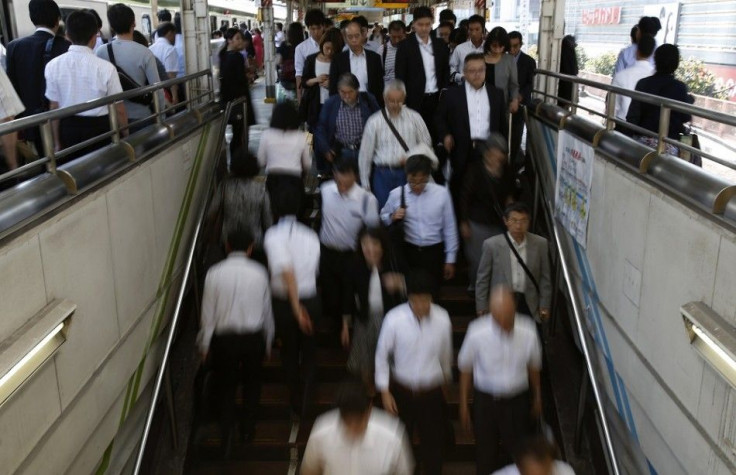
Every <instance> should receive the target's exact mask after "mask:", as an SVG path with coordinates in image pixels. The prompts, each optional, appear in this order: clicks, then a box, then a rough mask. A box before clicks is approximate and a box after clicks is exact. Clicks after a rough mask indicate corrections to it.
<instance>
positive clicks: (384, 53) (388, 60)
mask: <svg viewBox="0 0 736 475" xmlns="http://www.w3.org/2000/svg"><path fill="white" fill-rule="evenodd" d="M397 49H398V47H397V46H394V45H392V44H391V42H390V41H387V42H386V44H385V45H383V48H382V49H381V59H382V60H383V71H384V73H383V82H385V83H386V84H388V82H389V81H391V80H393V79H395V78H396V50H397Z"/></svg>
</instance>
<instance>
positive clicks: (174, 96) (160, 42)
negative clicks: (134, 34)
mask: <svg viewBox="0 0 736 475" xmlns="http://www.w3.org/2000/svg"><path fill="white" fill-rule="evenodd" d="M175 43H176V26H175V25H174V24H173V23H171V22H165V23H161V24H160V25H159V26H158V28H157V29H156V41H155V42H154V43H153V44H152V45H151V46H150V47H149V49H150V50H151V52H152V53H153V55H154V56H156V58H158V60H159V61H161V64H163V65H164V69H166V74H168V76H169V77H168V78H161V80H162V81H165V80H167V79H174V78H175V77H176V75H177V74H178V73H179V56H178V55H177V53H176V46H174V44H175ZM178 89H179V88H177V87H172V88H171V101H172V102H173V103H174V104H176V103H177V102H179V93H178Z"/></svg>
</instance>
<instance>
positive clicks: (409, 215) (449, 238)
mask: <svg viewBox="0 0 736 475" xmlns="http://www.w3.org/2000/svg"><path fill="white" fill-rule="evenodd" d="M431 172H432V161H431V160H430V159H429V157H427V156H425V155H412V156H411V157H409V158H408V159H407V160H406V176H407V184H406V185H404V186H401V187H398V188H395V189H394V190H392V191H391V193H390V194H389V197H388V201H386V205H385V206H384V207H383V209H382V210H381V221H383V224H385V225H386V226H389V225H391V224H392V223H395V222H397V221H402V220H403V223H404V243H403V251H404V258H405V259H406V262H407V264H408V267H409V270H410V271H414V270H420V271H424V272H426V273H427V274H428V275H429V276H430V278H431V280H432V282H431V284H432V292H431V293H432V296H433V297H434V298H435V300H436V299H437V298H438V297H439V290H440V284H441V283H442V279H443V278H444V279H445V280H449V279H452V277H453V276H454V275H455V257H456V254H457V249H458V236H457V225H456V223H455V212H454V211H453V208H452V200H451V199H450V193H449V192H448V191H447V188H445V187H443V186H440V185H437V184H436V183H429V175H430V173H431ZM397 251H400V250H398V249H397Z"/></svg>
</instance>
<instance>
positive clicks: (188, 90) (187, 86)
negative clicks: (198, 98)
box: [184, 81, 194, 111]
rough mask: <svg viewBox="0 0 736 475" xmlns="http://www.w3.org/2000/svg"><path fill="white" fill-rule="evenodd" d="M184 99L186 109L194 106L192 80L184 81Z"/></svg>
mask: <svg viewBox="0 0 736 475" xmlns="http://www.w3.org/2000/svg"><path fill="white" fill-rule="evenodd" d="M184 94H185V97H184V99H185V100H186V101H187V110H188V111H190V110H192V108H193V107H194V98H193V97H192V82H191V81H186V82H185V83H184Z"/></svg>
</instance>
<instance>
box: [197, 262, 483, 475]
mask: <svg viewBox="0 0 736 475" xmlns="http://www.w3.org/2000/svg"><path fill="white" fill-rule="evenodd" d="M466 275H467V271H466V270H465V269H463V268H462V267H459V268H458V277H456V278H455V279H453V280H452V281H450V282H448V283H447V284H446V285H445V286H444V288H443V289H442V293H441V297H440V302H439V304H440V305H441V306H443V307H444V308H445V309H447V311H448V312H449V313H450V315H451V316H452V322H453V346H454V349H455V354H456V355H457V352H458V351H459V349H460V345H461V344H462V341H463V338H464V337H465V330H466V329H467V326H468V323H469V322H470V321H471V319H472V318H473V317H474V314H475V303H474V301H473V299H472V298H471V297H470V296H469V295H468V293H467V291H466V288H467V277H466ZM317 340H318V350H317V374H316V386H315V394H314V412H316V413H317V414H321V413H324V412H326V411H328V410H330V409H333V408H334V407H335V398H336V395H337V388H338V386H339V384H340V381H342V380H343V379H344V378H345V377H346V376H347V375H348V373H347V371H346V369H345V364H346V361H347V352H346V351H345V350H344V349H343V348H342V347H341V346H340V342H339V337H338V335H337V334H335V333H328V332H326V331H321V332H319V333H318V334H317ZM263 373H264V374H263V381H264V384H263V390H262V394H261V402H260V408H259V420H258V422H257V424H256V431H255V436H254V439H253V441H252V442H250V443H236V444H234V446H233V448H232V451H231V455H230V458H229V459H228V460H223V454H224V441H223V440H222V439H221V437H220V433H219V429H218V427H217V424H216V423H215V422H212V423H207V424H204V425H203V426H201V427H200V429H199V430H196V429H195V431H194V432H198V434H193V438H192V439H191V440H192V442H191V443H190V446H189V450H188V453H187V458H186V464H185V472H184V473H187V474H198V475H214V474H218V475H220V474H222V475H225V474H236V473H237V474H244V473H247V474H249V475H261V474H263V475H266V474H268V475H271V474H287V473H299V472H298V465H299V462H300V461H301V457H302V456H303V454H304V448H305V446H306V443H307V439H308V438H309V433H310V431H311V429H312V424H313V423H314V420H302V421H293V420H292V419H291V417H290V408H289V400H288V391H287V387H286V384H284V379H285V378H284V372H283V370H282V367H281V361H280V357H279V350H278V348H274V350H273V352H272V356H271V360H270V361H268V362H266V363H265V365H264V371H263ZM453 376H454V377H453V379H454V382H453V384H452V385H451V387H450V394H449V401H448V403H449V406H450V414H451V417H452V419H453V425H454V426H455V440H456V444H455V447H454V448H453V449H452V450H450V451H448V453H447V456H446V461H445V466H444V472H443V473H445V474H448V475H460V474H473V473H475V462H474V460H475V443H474V441H473V436H472V434H468V433H465V432H464V431H463V430H462V429H461V428H460V424H459V422H458V395H459V386H458V382H457V381H458V372H457V366H454V367H453ZM238 404H239V405H240V404H242V401H241V400H239V401H238ZM417 442H418V441H417V439H416V438H415V439H414V444H415V447H416V444H417Z"/></svg>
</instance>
